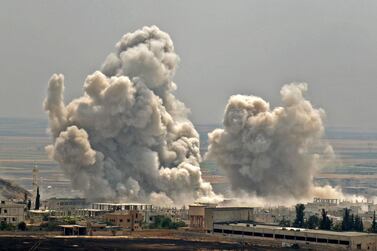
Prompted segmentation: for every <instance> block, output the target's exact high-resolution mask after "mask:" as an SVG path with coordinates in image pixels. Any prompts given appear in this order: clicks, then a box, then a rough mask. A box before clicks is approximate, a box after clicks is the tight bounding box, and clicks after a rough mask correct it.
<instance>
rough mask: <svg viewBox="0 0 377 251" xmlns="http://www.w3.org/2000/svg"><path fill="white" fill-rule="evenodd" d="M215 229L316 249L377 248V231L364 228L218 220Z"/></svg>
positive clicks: (219, 232) (277, 244)
mask: <svg viewBox="0 0 377 251" xmlns="http://www.w3.org/2000/svg"><path fill="white" fill-rule="evenodd" d="M211 232H212V233H214V234H216V235H224V236H228V237H234V238H241V239H243V240H245V241H247V239H253V242H254V243H257V242H261V243H263V244H264V245H269V246H271V247H287V246H293V245H295V246H296V247H299V248H303V249H314V250H371V251H376V250H377V245H376V244H377V235H376V234H368V233H361V232H334V231H323V230H311V229H300V228H284V227H278V226H266V225H253V224H246V223H229V224H227V223H219V224H217V223H216V224H214V225H213V229H212V230H211Z"/></svg>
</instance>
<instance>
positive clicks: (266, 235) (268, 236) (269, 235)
mask: <svg viewBox="0 0 377 251" xmlns="http://www.w3.org/2000/svg"><path fill="white" fill-rule="evenodd" d="M264 237H267V238H273V237H274V235H273V234H264Z"/></svg>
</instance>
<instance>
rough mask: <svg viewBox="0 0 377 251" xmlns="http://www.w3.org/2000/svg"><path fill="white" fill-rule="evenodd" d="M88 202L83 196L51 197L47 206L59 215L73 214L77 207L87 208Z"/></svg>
mask: <svg viewBox="0 0 377 251" xmlns="http://www.w3.org/2000/svg"><path fill="white" fill-rule="evenodd" d="M87 207H88V204H87V203H86V200H85V199H83V198H50V199H48V200H47V208H48V209H49V210H53V211H55V214H56V215H57V216H71V215H74V214H75V211H76V210H77V209H82V208H87Z"/></svg>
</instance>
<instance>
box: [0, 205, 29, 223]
mask: <svg viewBox="0 0 377 251" xmlns="http://www.w3.org/2000/svg"><path fill="white" fill-rule="evenodd" d="M25 213H26V205H25V204H17V203H13V202H7V201H4V200H2V201H0V222H6V223H8V224H14V225H16V224H18V223H20V222H22V221H25Z"/></svg>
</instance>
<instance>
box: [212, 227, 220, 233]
mask: <svg viewBox="0 0 377 251" xmlns="http://www.w3.org/2000/svg"><path fill="white" fill-rule="evenodd" d="M213 232H214V233H222V231H221V229H217V228H215V229H213Z"/></svg>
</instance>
